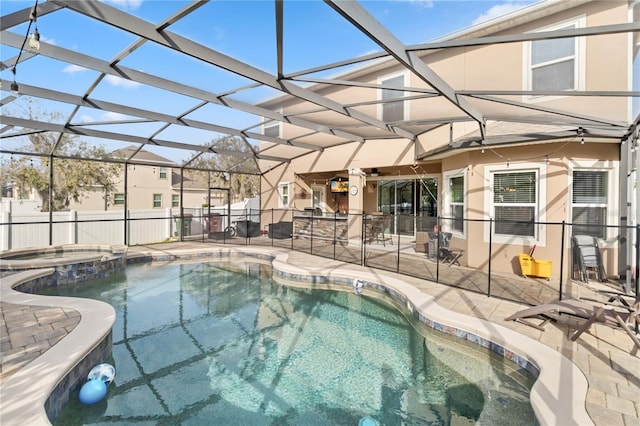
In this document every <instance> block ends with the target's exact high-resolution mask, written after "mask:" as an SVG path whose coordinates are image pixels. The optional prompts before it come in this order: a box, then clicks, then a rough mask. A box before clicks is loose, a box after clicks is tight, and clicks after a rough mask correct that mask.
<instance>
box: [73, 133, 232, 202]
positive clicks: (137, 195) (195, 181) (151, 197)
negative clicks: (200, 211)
mask: <svg viewBox="0 0 640 426" xmlns="http://www.w3.org/2000/svg"><path fill="white" fill-rule="evenodd" d="M137 149H138V148H137V147H135V146H129V147H127V148H124V149H121V150H118V151H117V152H116V154H118V156H119V157H122V158H127V159H129V160H134V161H138V162H143V163H144V164H145V165H140V164H129V165H128V166H127V167H128V172H127V185H128V191H127V196H128V205H127V208H128V209H129V210H141V209H167V208H179V207H181V204H180V186H181V185H180V180H181V175H180V169H179V167H178V165H177V164H176V163H174V162H173V161H171V160H168V159H166V158H164V157H162V156H160V155H157V154H154V153H152V152H149V151H147V150H144V149H141V150H139V151H138V152H136V150H137ZM190 173H191V175H192V176H194V177H193V178H189V177H188V176H184V177H183V181H184V182H183V185H182V187H183V199H182V201H183V205H184V207H185V208H200V207H202V206H204V205H207V199H208V194H209V191H208V185H207V182H206V177H201V176H200V175H197V174H194V172H193V171H191V172H190ZM124 181H125V178H124V172H123V173H122V174H121V175H120V176H118V177H117V178H116V179H115V182H116V189H115V190H114V191H113V193H112V194H110V200H109V203H108V206H107V210H122V209H124V205H125V190H124ZM211 201H212V205H220V204H225V203H226V193H220V192H219V191H213V192H212V194H211ZM104 204H105V203H104V191H103V190H102V188H100V187H96V189H95V190H94V191H91V192H89V193H85V194H83V198H82V199H81V200H80V201H79V202H74V201H72V202H71V204H70V205H69V209H70V210H77V211H99V210H104V209H105V206H104Z"/></svg>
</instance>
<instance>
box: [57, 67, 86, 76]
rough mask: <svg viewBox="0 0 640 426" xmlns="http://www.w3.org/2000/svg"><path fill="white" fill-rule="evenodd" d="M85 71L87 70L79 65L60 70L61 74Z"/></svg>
mask: <svg viewBox="0 0 640 426" xmlns="http://www.w3.org/2000/svg"><path fill="white" fill-rule="evenodd" d="M84 71H87V68H85V67H81V66H79V65H67V66H66V67H64V68H63V69H62V72H66V73H67V74H75V73H77V72H84Z"/></svg>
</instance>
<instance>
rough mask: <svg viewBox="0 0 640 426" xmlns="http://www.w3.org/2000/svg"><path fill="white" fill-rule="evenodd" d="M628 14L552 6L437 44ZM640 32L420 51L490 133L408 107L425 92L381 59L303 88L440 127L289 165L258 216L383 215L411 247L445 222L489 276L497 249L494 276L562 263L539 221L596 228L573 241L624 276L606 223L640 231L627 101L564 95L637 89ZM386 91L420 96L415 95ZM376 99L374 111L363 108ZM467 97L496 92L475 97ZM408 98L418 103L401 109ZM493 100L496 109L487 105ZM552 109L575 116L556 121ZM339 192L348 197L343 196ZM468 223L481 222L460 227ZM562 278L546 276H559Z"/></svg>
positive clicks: (279, 105) (600, 5) (277, 101)
mask: <svg viewBox="0 0 640 426" xmlns="http://www.w3.org/2000/svg"><path fill="white" fill-rule="evenodd" d="M635 9H636V10H635V11H634V6H633V5H632V2H626V1H611V2H608V1H607V2H603V1H562V0H561V1H550V2H547V3H546V4H542V5H540V4H535V5H532V6H530V7H528V8H524V9H521V10H520V11H518V12H516V13H512V14H510V15H508V16H506V17H504V18H502V19H500V18H499V19H495V20H492V21H490V22H488V23H485V24H481V25H479V26H475V27H471V28H469V29H468V30H466V31H460V32H457V33H455V34H453V35H452V36H450V37H447V38H446V39H444V40H443V41H447V40H459V39H460V40H461V39H469V38H479V37H491V36H513V35H517V34H527V33H533V32H538V31H554V30H562V29H580V28H585V27H587V26H588V27H604V26H607V25H613V24H624V23H628V22H633V21H636V22H637V21H638V15H639V14H640V7H636V8H635ZM634 13H635V16H634ZM638 34H639V33H638V32H635V33H614V34H607V35H604V36H603V35H598V36H589V37H575V38H559V39H553V40H544V39H541V40H534V41H522V42H509V43H495V44H485V45H478V46H473V47H458V48H456V47H451V48H446V49H433V50H428V51H422V52H416V54H417V55H419V57H420V58H421V59H422V60H423V61H424V63H425V64H427V65H428V66H429V67H430V68H431V69H432V70H434V71H435V73H437V75H438V76H439V77H440V78H441V79H442V80H443V81H445V82H447V84H448V85H449V86H450V87H452V88H453V89H454V90H455V91H457V92H460V93H462V92H464V94H465V95H466V96H467V97H468V98H467V99H469V102H470V103H471V104H472V105H473V107H474V108H477V109H478V110H479V111H482V113H483V116H484V118H485V119H486V128H485V132H486V134H485V135H481V133H480V130H479V126H478V124H477V123H475V122H473V121H472V120H462V119H460V120H458V119H457V117H459V116H460V114H458V112H457V111H456V110H455V108H452V106H451V105H450V104H448V103H446V102H440V103H439V104H436V106H435V107H434V104H433V103H428V102H427V101H428V98H427V99H426V100H425V98H424V97H422V98H420V97H419V96H416V93H417V92H418V91H419V90H423V91H426V90H428V89H430V86H429V85H427V84H425V82H424V81H423V80H421V79H420V78H418V77H416V75H415V73H411V72H409V71H407V70H406V68H404V67H402V66H400V65H398V62H397V61H395V60H391V59H388V60H378V61H377V62H375V63H373V64H371V65H368V66H360V67H358V68H355V69H353V70H352V71H346V72H344V73H342V74H340V75H339V76H334V78H335V79H336V80H341V81H345V82H349V84H343V85H342V86H341V88H339V89H336V88H335V86H333V87H331V88H329V89H328V88H327V85H322V84H315V85H312V86H309V87H308V88H309V90H314V91H315V92H317V93H319V94H321V95H323V96H324V97H326V98H328V99H332V100H335V101H337V102H340V103H342V104H345V103H352V104H354V103H355V102H356V101H357V102H359V104H358V106H357V110H358V112H362V113H366V114H368V115H369V116H371V117H376V118H377V119H379V120H381V121H383V122H385V123H392V125H393V126H398V127H403V126H404V128H406V129H411V128H412V126H413V125H416V124H418V123H419V122H421V121H423V122H429V120H434V126H433V127H432V128H431V129H429V131H425V132H423V133H420V134H417V137H416V138H415V139H414V140H412V139H410V138H401V137H399V138H396V139H393V140H391V139H383V138H378V137H376V135H372V136H371V137H370V138H367V137H365V139H366V141H365V143H361V142H351V143H344V144H342V145H340V146H333V147H328V148H325V149H324V150H322V151H316V152H313V153H311V154H307V155H304V156H300V157H296V158H294V159H293V160H292V161H290V162H288V163H286V164H284V165H282V166H280V167H275V168H274V169H272V170H270V171H269V172H267V173H265V174H264V175H263V177H262V181H261V191H262V193H261V200H262V206H261V207H262V209H295V210H302V209H304V208H310V207H318V208H320V209H322V210H323V211H324V212H325V213H330V214H333V213H334V212H341V211H347V212H349V213H352V214H360V213H363V212H364V213H371V212H375V211H381V212H384V213H389V214H392V215H394V219H395V220H394V222H393V223H391V225H390V226H391V231H392V232H393V233H395V234H400V235H408V236H415V235H416V232H420V231H426V230H433V225H434V224H435V218H436V217H437V216H440V217H446V218H453V219H451V220H446V221H444V222H443V223H442V227H443V229H444V230H445V231H448V232H451V233H452V234H453V238H452V241H451V245H452V246H454V247H458V248H461V249H463V250H465V253H466V255H465V256H464V257H463V258H462V259H461V260H462V262H463V264H467V265H469V266H472V267H477V268H486V267H487V259H488V256H487V254H488V250H489V243H490V241H491V243H492V244H493V245H492V252H493V253H494V259H493V264H492V268H494V270H496V271H513V270H514V268H513V262H514V258H515V259H517V255H518V254H519V253H523V252H524V253H527V252H529V250H530V248H532V247H534V246H536V247H537V249H536V256H539V258H542V259H544V258H553V259H558V258H559V253H558V249H559V247H560V240H561V227H560V226H558V225H547V224H545V223H547V222H554V223H557V224H560V223H561V222H563V221H564V222H567V223H573V224H583V225H602V226H601V227H599V226H596V227H591V226H582V227H580V226H576V227H575V228H574V229H573V232H574V233H587V234H590V235H594V236H596V237H598V239H599V241H600V244H601V246H602V247H603V248H604V249H605V250H607V251H608V257H607V258H606V262H607V265H606V266H607V271H608V272H609V273H610V274H611V275H616V274H618V273H620V274H623V272H622V271H623V270H624V269H625V265H626V264H627V263H625V262H627V260H626V258H627V256H628V253H620V256H618V250H623V249H622V248H621V247H619V246H618V241H619V240H620V238H623V237H624V236H625V235H624V233H623V232H620V231H619V230H618V229H616V228H607V227H605V226H618V225H626V224H627V222H624V219H623V218H631V219H630V222H629V224H634V223H635V222H634V221H635V220H637V219H633V218H637V206H635V205H634V204H635V201H633V199H634V198H637V194H636V195H633V193H632V192H629V194H631V195H629V194H628V193H627V189H628V188H631V189H630V191H636V192H637V189H634V188H637V185H635V186H633V185H634V184H633V183H631V184H630V179H636V178H635V175H633V176H631V177H630V178H629V179H627V175H628V170H632V169H633V168H634V166H633V162H636V163H637V157H631V156H630V155H631V154H630V152H631V151H630V150H631V147H630V145H631V144H630V143H624V142H625V141H626V139H625V138H626V137H627V136H628V135H626V132H628V129H629V128H630V126H631V124H632V123H633V121H634V118H633V116H632V110H631V102H630V101H629V99H628V98H627V97H624V96H614V95H611V96H591V95H587V94H586V93H585V94H584V95H583V96H565V95H564V94H565V93H567V94H569V93H571V92H575V93H576V94H579V92H585V91H587V90H589V91H602V92H611V93H614V92H616V91H619V92H629V91H631V90H632V84H633V75H632V69H633V62H634V59H635V58H636V57H637V52H638V44H637V43H638ZM635 78H636V79H637V76H636V77H635ZM372 85H378V88H377V89H376V88H373V89H372V87H373V86H372ZM381 85H382V86H384V87H383V88H380V86H381ZM389 87H400V88H414V89H415V92H411V91H407V92H403V91H400V90H392V89H389ZM372 90H373V91H375V92H376V93H377V94H376V99H377V100H378V102H371V101H370V100H371V99H372V95H371V93H372ZM405 90H406V89H405ZM474 91H478V92H491V91H493V92H494V93H493V94H491V93H490V94H486V93H484V94H483V93H478V94H477V96H474V93H473V92H474ZM500 91H509V92H510V93H506V94H504V93H500ZM531 93H533V94H531ZM410 95H412V96H413V97H414V98H415V99H408V98H409V97H410ZM498 95H502V96H501V98H502V99H503V100H502V101H500V102H495V96H498ZM456 96H458V95H457V94H456ZM396 99H400V100H396ZM505 99H506V100H505ZM374 100H375V99H374ZM260 106H262V107H265V108H269V109H271V110H273V111H280V112H281V113H282V114H284V115H285V116H287V114H296V116H299V117H305V115H304V113H305V108H308V109H309V113H308V115H307V116H309V117H311V116H313V113H314V111H312V109H311V107H310V106H308V105H302V103H301V102H299V101H296V100H295V99H292V98H290V97H287V96H282V97H277V98H274V99H270V100H268V101H265V102H263V103H261V104H260ZM520 106H524V107H520ZM353 108H354V109H355V108H356V107H353ZM560 110H562V111H571V113H570V114H555V111H560ZM449 111H450V116H451V117H452V119H451V121H450V122H448V123H447V122H446V120H442V118H441V117H443V116H445V117H446V116H447V113H448V112H449ZM315 113H317V111H316V112H315ZM590 117H597V119H594V120H590V119H589V118H590ZM436 119H437V121H436ZM356 131H357V128H356V127H354V132H356ZM295 132H296V130H295V129H294V128H293V126H290V125H289V124H286V123H283V122H275V123H274V122H265V124H264V125H263V133H264V134H265V135H268V136H271V137H280V138H283V139H287V140H289V139H293V138H295V136H296V133H295ZM319 137H320V136H319ZM629 140H631V139H629ZM635 143H637V140H636V142H635ZM264 145H267V144H265V143H263V146H264ZM282 149H284V148H282ZM621 158H623V161H622V162H621ZM633 158H636V159H635V160H634V159H633ZM629 161H631V162H632V164H631V166H629ZM345 182H348V184H346V185H345V184H344V183H345ZM345 188H346V190H347V191H349V190H352V192H344V190H345ZM628 206H630V207H628ZM490 218H492V219H494V220H512V221H523V222H527V223H526V224H525V225H522V224H517V225H514V224H513V223H508V222H502V223H499V222H496V223H494V224H493V226H492V227H491V228H490V226H489V222H488V220H489V219H490ZM462 219H465V220H464V221H463V220H462ZM474 219H476V220H487V222H470V221H466V220H474ZM289 220H291V219H289ZM360 229H361V227H358V226H351V227H350V231H349V238H350V239H354V240H356V239H357V238H358V235H359V234H358V233H359V232H360ZM567 232H568V233H569V234H567V239H566V241H565V242H568V241H570V240H569V237H570V236H571V230H568V231H567ZM496 253H500V255H499V256H498V255H495V254H496ZM619 257H620V258H621V260H620V262H621V263H619V264H617V263H618V258H619ZM565 261H566V262H568V260H567V259H566V257H565ZM558 270H559V268H554V276H557V274H558ZM619 271H620V272H619Z"/></svg>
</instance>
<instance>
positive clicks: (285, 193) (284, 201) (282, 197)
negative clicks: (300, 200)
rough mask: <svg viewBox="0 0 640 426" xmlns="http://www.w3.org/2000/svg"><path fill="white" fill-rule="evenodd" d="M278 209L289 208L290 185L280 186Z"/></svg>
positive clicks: (286, 183)
mask: <svg viewBox="0 0 640 426" xmlns="http://www.w3.org/2000/svg"><path fill="white" fill-rule="evenodd" d="M278 207H280V208H288V207H289V183H288V182H285V183H281V184H279V185H278Z"/></svg>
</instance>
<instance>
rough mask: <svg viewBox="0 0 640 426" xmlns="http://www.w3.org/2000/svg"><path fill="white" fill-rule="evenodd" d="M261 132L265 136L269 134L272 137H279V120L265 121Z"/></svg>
mask: <svg viewBox="0 0 640 426" xmlns="http://www.w3.org/2000/svg"><path fill="white" fill-rule="evenodd" d="M262 132H263V134H264V135H265V136H271V137H272V138H279V137H280V122H279V121H277V120H274V121H271V122H269V123H265V124H263V125H262Z"/></svg>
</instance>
